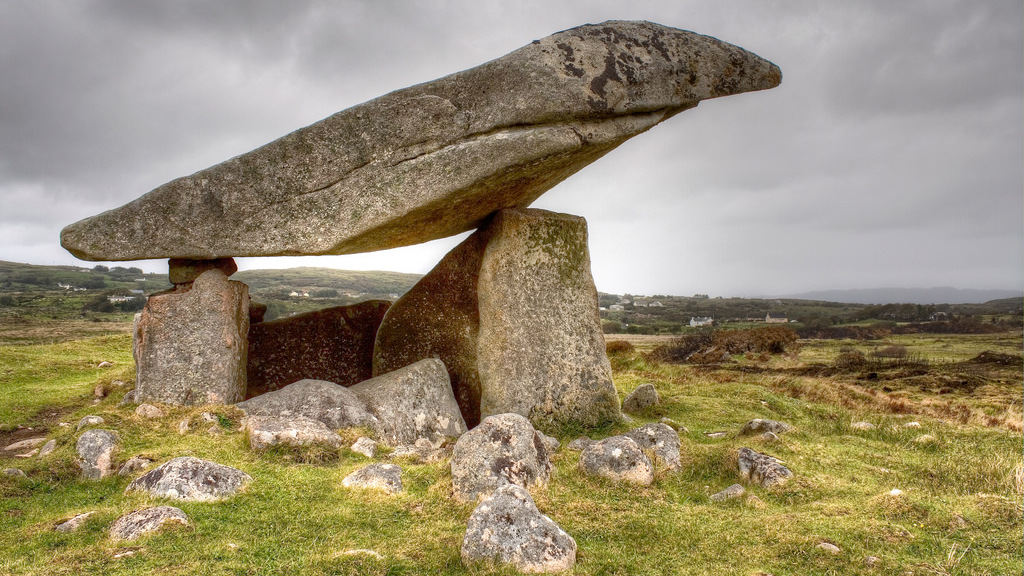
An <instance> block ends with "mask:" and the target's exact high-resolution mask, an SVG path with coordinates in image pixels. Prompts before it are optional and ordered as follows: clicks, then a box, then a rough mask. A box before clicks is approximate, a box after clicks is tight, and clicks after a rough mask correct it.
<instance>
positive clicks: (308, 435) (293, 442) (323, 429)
mask: <svg viewBox="0 0 1024 576" xmlns="http://www.w3.org/2000/svg"><path fill="white" fill-rule="evenodd" d="M242 427H243V429H244V431H245V433H246V436H248V438H249V447H250V448H252V449H253V450H266V449H267V448H270V447H271V446H279V445H286V446H312V445H316V446H323V447H325V448H331V449H335V450H336V449H338V448H341V446H342V445H343V444H344V443H345V441H344V440H342V439H341V436H338V434H337V433H335V432H334V431H333V430H331V429H330V428H328V427H327V426H326V425H325V424H324V423H323V422H321V421H319V420H313V419H311V418H306V417H303V416H287V417H281V416H249V417H248V418H246V419H245V421H244V422H243V424H242Z"/></svg>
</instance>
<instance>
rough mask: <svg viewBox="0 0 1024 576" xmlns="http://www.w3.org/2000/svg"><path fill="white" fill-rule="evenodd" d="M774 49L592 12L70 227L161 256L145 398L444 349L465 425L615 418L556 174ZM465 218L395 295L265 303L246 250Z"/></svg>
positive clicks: (218, 389) (234, 398) (386, 364)
mask: <svg viewBox="0 0 1024 576" xmlns="http://www.w3.org/2000/svg"><path fill="white" fill-rule="evenodd" d="M781 78H782V75H781V72H780V71H779V68H778V67H777V66H775V65H774V64H772V63H771V62H768V61H767V60H764V59H762V58H760V57H758V56H756V55H754V54H752V53H750V52H747V51H745V50H743V49H742V48H738V47H736V46H733V45H731V44H727V43H725V42H722V41H720V40H718V39H715V38H711V37H709V36H703V35H700V34H696V33H693V32H687V31H684V30H678V29H674V28H669V27H665V26H661V25H659V24H654V23H650V22H625V21H609V22H605V23H602V24H588V25H585V26H580V27H577V28H572V29H570V30H565V31H563V32H559V33H556V34H553V35H551V36H548V37H546V38H543V39H540V40H535V41H533V42H531V43H530V44H527V45H526V46H524V47H522V48H520V49H518V50H515V51H514V52H512V53H510V54H507V55H505V56H503V57H501V58H498V59H496V60H493V61H491V62H487V63H485V64H482V65H480V66H477V67H475V68H472V69H469V70H464V71H462V72H457V73H455V74H452V75H450V76H446V77H443V78H440V79H437V80H434V81H432V82H427V83H424V84H419V85H416V86H411V87H409V88H405V89H402V90H398V91H395V92H392V93H390V94H386V95H384V96H381V97H379V98H376V99H374V100H371V101H369V102H366V103H364V104H360V105H357V106H354V107H352V108H349V109H347V110H343V111H341V112H338V113H336V114H334V115H332V116H330V117H328V118H325V119H323V120H321V121H319V122H316V123H314V124H311V125H309V126H306V127H304V128H300V129H298V130H296V131H294V132H292V133H290V134H287V135H285V136H283V137H281V138H279V139H278V140H275V141H273V142H270V143H269V144H266V145H264V146H262V147H260V148H257V149H255V150H253V151H251V152H248V153H245V154H242V155H240V156H236V157H234V158H231V159H230V160H227V161H225V162H222V163H220V164H217V165H215V166H212V167H210V168H207V169H205V170H201V171H199V172H196V173H195V174H192V175H190V176H184V177H181V178H178V179H175V180H173V181H171V182H168V183H167V184H164V185H162V186H159V187H158V188H156V189H154V190H153V191H151V192H149V193H147V194H145V195H143V196H141V197H140V198H138V199H136V200H134V201H132V202H129V203H128V204H126V205H124V206H122V207H120V208H116V209H113V210H110V211H108V212H104V213H102V214H99V215H96V216H93V217H91V218H86V219H84V220H82V221H79V222H76V223H74V224H71V225H70V226H67V227H66V228H65V229H64V230H63V231H62V232H61V244H62V245H63V246H64V247H65V248H66V249H67V250H68V251H70V252H71V253H72V254H74V255H75V256H77V257H78V258H81V259H83V260H93V261H125V260H140V259H154V258H167V259H169V271H170V278H171V282H172V284H174V288H172V289H170V290H168V291H165V292H162V293H158V294H153V295H151V296H150V297H149V299H148V302H147V304H146V306H145V308H144V309H143V311H142V312H141V313H140V314H139V315H138V317H137V321H136V326H135V338H134V355H135V361H136V367H137V382H136V391H135V401H136V402H162V403H166V404H180V405H192V404H211V403H214V404H232V403H236V402H240V401H242V400H245V399H246V398H251V397H254V396H258V395H260V394H263V393H266V392H270V391H274V390H278V389H281V388H283V387H284V386H286V385H288V384H291V383H292V382H294V381H297V380H302V379H314V380H326V381H330V382H335V383H337V384H341V385H343V386H354V385H356V384H358V383H359V382H361V381H363V380H366V379H368V378H370V377H372V376H379V375H381V374H385V373H388V372H391V371H394V370H396V369H399V368H403V367H405V366H408V365H410V364H413V363H415V362H417V361H420V360H423V359H425V358H438V359H440V360H441V361H442V362H443V363H444V365H445V367H446V369H447V370H448V372H449V376H450V380H451V385H452V389H453V393H454V395H455V398H456V400H457V402H458V405H459V409H460V410H461V411H462V414H463V417H464V419H465V422H466V424H467V426H469V427H473V426H475V425H476V424H477V423H479V422H480V421H481V420H482V419H483V418H486V417H487V416H490V415H494V414H504V413H516V414H520V415H522V416H524V417H526V418H528V419H530V421H531V422H532V423H534V424H535V425H537V424H559V423H568V422H575V423H580V424H583V425H588V426H589V425H596V424H600V423H602V422H607V421H610V420H614V419H616V418H619V417H620V411H619V403H618V400H617V396H616V393H615V388H614V386H613V385H612V380H611V370H610V367H609V363H608V359H607V357H606V355H605V349H604V343H603V339H602V332H601V325H600V319H599V317H598V312H597V292H596V289H595V286H594V281H593V277H592V275H591V271H590V255H589V252H588V248H587V229H586V222H585V221H584V220H583V219H582V218H579V217H577V216H572V215H569V214H556V213H552V212H546V211H542V210H534V209H530V208H529V205H530V204H531V203H533V202H534V201H535V200H536V199H537V198H538V197H540V196H541V195H542V194H543V193H544V192H546V191H547V190H549V189H550V188H552V187H553V186H555V185H556V184H558V183H559V182H561V181H562V180H564V179H566V178H568V177H569V176H571V175H572V174H574V173H575V172H577V171H579V170H580V169H582V168H583V167H585V166H586V165H588V164H590V163H591V162H594V161H595V160H597V159H598V158H600V157H601V156H603V155H605V154H607V153H608V152H609V151H611V150H613V149H614V148H616V147H617V146H619V145H620V144H622V143H623V142H625V141H626V140H628V139H629V138H631V137H633V136H635V135H637V134H640V133H642V132H645V131H647V130H649V129H650V128H652V127H653V126H655V125H657V124H659V123H660V122H663V121H664V120H667V119H668V118H670V117H672V116H674V115H676V114H678V113H680V112H683V111H685V110H688V109H690V108H693V107H695V106H697V104H698V103H699V102H700V101H701V100H705V99H709V98H717V97H720V96H728V95H732V94H739V93H742V92H749V91H756V90H764V89H768V88H772V87H775V86H777V85H778V84H779V83H780V82H781ZM469 230H475V231H476V232H475V233H474V234H472V235H471V236H469V237H468V238H467V239H466V240H465V241H464V242H463V243H462V244H460V245H459V246H457V247H456V248H455V249H453V250H452V251H451V252H450V253H449V254H448V255H447V256H445V258H444V259H442V261H441V262H440V263H439V264H438V265H437V266H436V267H435V268H434V269H433V270H432V271H431V272H430V273H429V274H427V275H426V276H425V277H424V278H423V279H422V280H421V281H420V282H419V283H418V284H417V285H416V286H415V287H414V288H413V289H412V290H410V291H409V293H407V294H406V295H405V296H403V297H402V298H399V299H398V300H397V301H396V302H394V303H393V304H389V303H387V302H376V303H370V304H362V305H356V306H357V307H358V308H353V309H347V310H333V311H329V312H321V313H317V314H316V315H314V316H310V317H304V318H299V319H286V320H283V321H277V322H278V323H272V322H267V323H264V322H263V321H262V311H263V310H265V308H262V309H261V308H260V307H259V306H258V305H255V304H253V303H252V302H251V301H250V295H249V292H248V288H247V287H246V286H245V284H243V283H240V282H237V281H233V280H231V279H230V276H231V275H232V273H233V272H234V271H235V270H236V265H235V263H234V258H235V257H243V256H246V257H248V256H295V255H319V254H353V253H359V252H370V251H376V250H384V249H389V248H395V247H399V246H407V245H413V244H418V243H422V242H426V241H429V240H434V239H438V238H445V237H449V236H452V235H455V234H459V233H461V232H464V231H469Z"/></svg>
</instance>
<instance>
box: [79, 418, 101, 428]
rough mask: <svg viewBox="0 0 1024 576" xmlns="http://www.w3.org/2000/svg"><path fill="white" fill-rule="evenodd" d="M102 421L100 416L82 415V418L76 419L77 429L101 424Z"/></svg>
mask: <svg viewBox="0 0 1024 576" xmlns="http://www.w3.org/2000/svg"><path fill="white" fill-rule="evenodd" d="M103 422H104V420H103V417H102V416H95V415H90V416H83V417H82V419H81V420H79V421H78V428H77V430H81V429H82V428H85V427H87V426H99V425H100V424H103Z"/></svg>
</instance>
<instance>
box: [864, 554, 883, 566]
mask: <svg viewBox="0 0 1024 576" xmlns="http://www.w3.org/2000/svg"><path fill="white" fill-rule="evenodd" d="M881 561H882V559H881V558H879V557H878V556H868V557H867V558H865V559H864V565H865V566H867V567H868V568H874V567H875V566H877V565H878V563H879V562H881Z"/></svg>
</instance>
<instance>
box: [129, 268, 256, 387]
mask: <svg viewBox="0 0 1024 576" xmlns="http://www.w3.org/2000/svg"><path fill="white" fill-rule="evenodd" d="M136 318H137V319H136V322H135V338H134V342H133V348H134V354H135V367H136V384H135V395H134V397H133V401H135V402H147V401H152V402H162V403H164V404H176V405H194V404H234V403H235V402H238V401H240V400H243V399H244V398H245V367H246V357H247V355H248V350H249V345H248V338H249V289H248V287H246V285H245V284H242V283H241V282H235V281H232V280H228V277H227V276H226V275H225V274H224V272H222V271H221V270H219V269H212V270H207V271H205V272H203V273H202V274H200V275H199V277H198V278H196V280H195V282H193V283H192V284H191V287H190V288H188V289H185V288H182V289H181V291H170V292H165V293H162V294H154V295H152V296H150V297H149V300H147V302H146V307H145V308H143V309H142V313H141V314H139V315H138V316H137V317H136Z"/></svg>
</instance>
